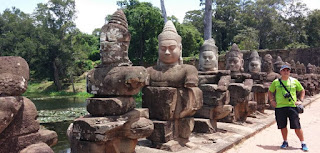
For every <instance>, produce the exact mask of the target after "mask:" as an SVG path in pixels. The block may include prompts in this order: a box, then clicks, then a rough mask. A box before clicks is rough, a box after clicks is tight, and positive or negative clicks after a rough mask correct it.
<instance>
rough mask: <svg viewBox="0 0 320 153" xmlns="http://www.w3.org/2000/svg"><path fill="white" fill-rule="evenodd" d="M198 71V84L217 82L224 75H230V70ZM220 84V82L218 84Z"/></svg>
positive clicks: (222, 78)
mask: <svg viewBox="0 0 320 153" xmlns="http://www.w3.org/2000/svg"><path fill="white" fill-rule="evenodd" d="M198 73H199V84H219V82H220V81H221V80H224V79H225V78H224V77H230V70H218V71H199V72H198ZM226 79H227V78H226ZM229 81H230V79H229ZM223 83H224V82H223ZM220 85H222V84H219V86H220Z"/></svg>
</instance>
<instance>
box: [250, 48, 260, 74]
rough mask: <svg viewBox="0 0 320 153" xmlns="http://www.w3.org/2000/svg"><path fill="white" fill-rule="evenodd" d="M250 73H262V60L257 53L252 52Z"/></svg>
mask: <svg viewBox="0 0 320 153" xmlns="http://www.w3.org/2000/svg"><path fill="white" fill-rule="evenodd" d="M249 60H250V62H249V72H251V73H259V72H261V59H260V56H259V54H258V52H257V51H255V50H254V51H252V53H251V55H250V59H249Z"/></svg>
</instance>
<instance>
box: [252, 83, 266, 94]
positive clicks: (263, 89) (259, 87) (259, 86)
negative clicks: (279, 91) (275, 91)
mask: <svg viewBox="0 0 320 153" xmlns="http://www.w3.org/2000/svg"><path fill="white" fill-rule="evenodd" d="M268 90H269V88H268V87H267V86H264V85H263V84H254V85H253V86H252V89H251V91H252V92H255V93H256V92H259V93H266V92H268Z"/></svg>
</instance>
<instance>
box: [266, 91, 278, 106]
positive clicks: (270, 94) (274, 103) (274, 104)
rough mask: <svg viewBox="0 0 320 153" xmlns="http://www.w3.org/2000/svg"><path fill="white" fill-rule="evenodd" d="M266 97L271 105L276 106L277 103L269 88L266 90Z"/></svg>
mask: <svg viewBox="0 0 320 153" xmlns="http://www.w3.org/2000/svg"><path fill="white" fill-rule="evenodd" d="M268 97H269V100H270V104H271V106H272V107H274V108H276V107H277V103H276V100H275V99H274V96H273V93H272V92H271V91H270V90H268Z"/></svg>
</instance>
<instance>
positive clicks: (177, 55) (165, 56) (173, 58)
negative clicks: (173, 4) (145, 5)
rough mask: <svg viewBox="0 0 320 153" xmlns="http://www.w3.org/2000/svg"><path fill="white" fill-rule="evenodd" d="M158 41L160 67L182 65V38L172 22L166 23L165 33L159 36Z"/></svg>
mask: <svg viewBox="0 0 320 153" xmlns="http://www.w3.org/2000/svg"><path fill="white" fill-rule="evenodd" d="M158 40H159V50H158V54H159V58H158V65H161V66H169V65H181V64H182V63H183V60H182V44H181V36H180V35H179V34H178V32H177V30H176V27H175V26H174V24H173V23H172V21H171V20H169V21H167V22H166V24H165V26H164V28H163V31H162V32H161V33H160V34H159V36H158Z"/></svg>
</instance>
